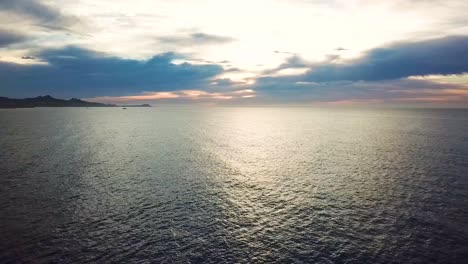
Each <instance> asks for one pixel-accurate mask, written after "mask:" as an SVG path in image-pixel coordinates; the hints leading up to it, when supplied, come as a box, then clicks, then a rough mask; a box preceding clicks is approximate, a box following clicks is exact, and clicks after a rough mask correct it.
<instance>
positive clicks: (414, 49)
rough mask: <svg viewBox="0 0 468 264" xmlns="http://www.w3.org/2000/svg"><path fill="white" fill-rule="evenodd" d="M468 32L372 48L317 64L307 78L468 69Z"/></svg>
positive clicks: (379, 76) (377, 76)
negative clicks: (356, 55)
mask: <svg viewBox="0 0 468 264" xmlns="http://www.w3.org/2000/svg"><path fill="white" fill-rule="evenodd" d="M467 47H468V36H456V37H446V38H442V39H433V40H425V41H420V42H411V43H398V44H394V45H391V46H388V47H383V48H377V49H373V50H370V51H369V52H368V53H367V54H366V55H365V56H364V57H362V58H361V59H358V60H355V61H351V62H348V63H344V64H335V63H330V62H327V63H322V64H316V65H313V66H312V68H311V70H310V71H309V72H308V73H307V74H306V75H305V76H304V78H303V80H305V81H314V82H329V81H340V80H349V81H359V80H367V81H378V80H391V79H400V78H405V77H408V76H415V75H431V74H443V75H445V74H460V73H464V72H468V48H467Z"/></svg>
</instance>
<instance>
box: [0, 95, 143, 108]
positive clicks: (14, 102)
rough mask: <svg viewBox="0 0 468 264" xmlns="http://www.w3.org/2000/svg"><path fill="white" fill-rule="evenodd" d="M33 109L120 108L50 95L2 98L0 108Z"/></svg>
mask: <svg viewBox="0 0 468 264" xmlns="http://www.w3.org/2000/svg"><path fill="white" fill-rule="evenodd" d="M31 107H118V105H115V104H103V103H95V102H87V101H83V100H81V99H77V98H72V99H70V100H64V99H57V98H54V97H52V96H50V95H45V96H38V97H34V98H24V99H14V98H8V97H0V108H31ZM125 107H151V105H149V104H142V105H125Z"/></svg>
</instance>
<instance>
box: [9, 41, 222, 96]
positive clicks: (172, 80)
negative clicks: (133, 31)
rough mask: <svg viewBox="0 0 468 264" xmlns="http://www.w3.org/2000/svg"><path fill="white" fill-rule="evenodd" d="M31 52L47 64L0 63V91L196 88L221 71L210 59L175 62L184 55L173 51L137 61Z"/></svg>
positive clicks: (74, 50)
mask: <svg viewBox="0 0 468 264" xmlns="http://www.w3.org/2000/svg"><path fill="white" fill-rule="evenodd" d="M34 57H36V58H37V59H39V60H41V61H44V62H46V63H47V65H37V64H36V65H20V64H14V63H6V62H1V63H0V79H1V80H2V82H1V84H0V94H2V96H10V97H26V96H33V95H41V94H51V95H56V96H61V97H95V96H104V95H107V96H119V95H127V94H136V93H140V92H143V91H173V90H181V89H195V88H201V87H205V86H207V85H208V84H209V83H210V80H211V79H212V78H213V77H214V76H216V75H219V74H221V73H222V72H223V68H222V67H221V66H219V65H215V64H205V65H192V64H189V63H182V64H174V63H172V61H173V60H174V59H179V58H183V56H182V55H178V54H175V53H163V54H159V55H156V56H153V57H152V58H150V59H148V60H144V61H140V60H132V59H122V58H118V57H112V56H108V55H106V54H103V53H97V52H93V51H90V50H85V49H81V48H78V47H67V48H62V49H50V50H44V51H41V52H39V53H38V54H34Z"/></svg>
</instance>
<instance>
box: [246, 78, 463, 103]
mask: <svg viewBox="0 0 468 264" xmlns="http://www.w3.org/2000/svg"><path fill="white" fill-rule="evenodd" d="M251 88H252V89H254V90H255V91H256V92H257V95H258V96H257V97H258V98H259V99H261V100H260V101H263V102H265V103H292V104H311V103H312V104H313V103H317V104H340V105H342V104H347V105H350V104H369V103H379V104H380V103H387V104H395V105H397V104H399V105H401V104H406V105H408V104H414V105H416V104H421V103H430V104H447V105H457V104H458V105H460V106H461V105H465V106H466V104H467V103H468V86H466V85H464V84H456V83H452V84H448V83H437V82H433V81H430V80H425V79H397V80H385V81H333V82H324V83H317V82H303V81H301V82H297V81H296V82H295V81H294V80H293V79H292V78H263V79H261V80H258V81H257V83H256V84H255V85H254V86H252V87H251Z"/></svg>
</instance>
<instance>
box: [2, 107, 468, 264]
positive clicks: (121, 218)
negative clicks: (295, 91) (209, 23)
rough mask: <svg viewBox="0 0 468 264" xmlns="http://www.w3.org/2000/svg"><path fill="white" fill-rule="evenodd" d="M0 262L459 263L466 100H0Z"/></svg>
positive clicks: (464, 255) (466, 252)
mask: <svg viewBox="0 0 468 264" xmlns="http://www.w3.org/2000/svg"><path fill="white" fill-rule="evenodd" d="M0 150H1V151H0V201H1V203H0V234H1V236H0V262H1V263H18V262H33V263H51V262H55V263H90V262H96V263H116V262H121V263H463V262H464V261H466V259H468V111H467V110H443V109H439V110H437V109H433V110H429V109H427V110H423V109H419V110H375V109H368V110H356V109H353V110H351V109H308V108H195V107H194V108H170V107H168V108H164V107H155V108H135V109H127V110H125V111H123V110H121V109H120V108H37V109H16V110H0Z"/></svg>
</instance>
